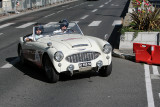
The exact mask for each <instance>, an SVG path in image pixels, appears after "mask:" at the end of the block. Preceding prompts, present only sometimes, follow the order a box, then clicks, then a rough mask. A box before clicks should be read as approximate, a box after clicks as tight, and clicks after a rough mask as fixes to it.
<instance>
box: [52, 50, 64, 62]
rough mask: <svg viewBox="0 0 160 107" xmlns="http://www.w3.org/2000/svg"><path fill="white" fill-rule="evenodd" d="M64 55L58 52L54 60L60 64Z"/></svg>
mask: <svg viewBox="0 0 160 107" xmlns="http://www.w3.org/2000/svg"><path fill="white" fill-rule="evenodd" d="M63 57H64V55H63V53H62V52H61V51H57V52H56V53H55V54H54V59H55V60H56V61H57V62H60V61H61V60H62V59H63Z"/></svg>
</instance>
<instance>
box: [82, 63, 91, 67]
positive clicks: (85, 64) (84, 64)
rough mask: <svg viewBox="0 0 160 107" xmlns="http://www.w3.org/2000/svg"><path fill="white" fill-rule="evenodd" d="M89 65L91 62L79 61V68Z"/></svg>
mask: <svg viewBox="0 0 160 107" xmlns="http://www.w3.org/2000/svg"><path fill="white" fill-rule="evenodd" d="M90 66H91V62H84V63H79V68H84V67H90Z"/></svg>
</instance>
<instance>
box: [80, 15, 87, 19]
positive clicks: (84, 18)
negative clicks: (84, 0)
mask: <svg viewBox="0 0 160 107" xmlns="http://www.w3.org/2000/svg"><path fill="white" fill-rule="evenodd" d="M88 16H89V15H85V16H83V17H81V18H80V19H85V18H87V17H88Z"/></svg>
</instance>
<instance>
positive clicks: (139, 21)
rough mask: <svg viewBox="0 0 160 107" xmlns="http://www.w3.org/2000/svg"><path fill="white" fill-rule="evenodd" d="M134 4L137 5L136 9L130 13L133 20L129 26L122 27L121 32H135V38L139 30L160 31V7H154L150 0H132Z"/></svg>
mask: <svg viewBox="0 0 160 107" xmlns="http://www.w3.org/2000/svg"><path fill="white" fill-rule="evenodd" d="M143 1H144V2H143ZM132 4H133V6H134V7H135V11H134V12H133V13H130V16H131V20H132V22H131V23H130V24H129V26H127V27H122V29H121V34H124V32H135V33H134V36H133V40H134V38H136V36H137V35H138V32H150V31H158V32H160V8H154V9H152V7H151V4H150V3H149V2H148V0H132ZM142 4H143V5H142ZM136 9H137V10H136Z"/></svg>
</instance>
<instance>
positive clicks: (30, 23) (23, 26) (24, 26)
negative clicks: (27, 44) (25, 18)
mask: <svg viewBox="0 0 160 107" xmlns="http://www.w3.org/2000/svg"><path fill="white" fill-rule="evenodd" d="M35 23H36V22H29V23H26V24H24V25H21V26H18V27H16V28H26V27H28V26H31V25H33V24H35Z"/></svg>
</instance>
